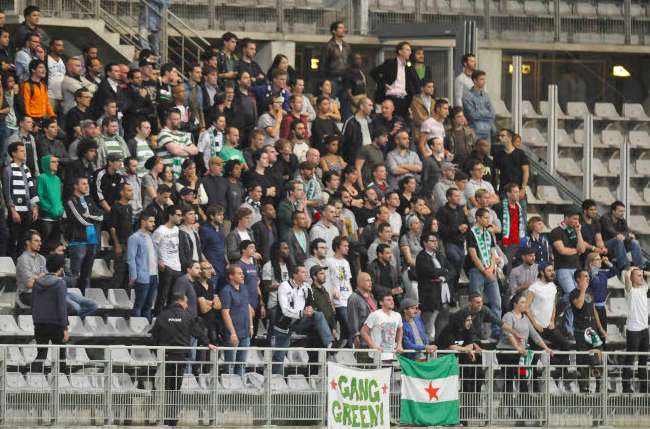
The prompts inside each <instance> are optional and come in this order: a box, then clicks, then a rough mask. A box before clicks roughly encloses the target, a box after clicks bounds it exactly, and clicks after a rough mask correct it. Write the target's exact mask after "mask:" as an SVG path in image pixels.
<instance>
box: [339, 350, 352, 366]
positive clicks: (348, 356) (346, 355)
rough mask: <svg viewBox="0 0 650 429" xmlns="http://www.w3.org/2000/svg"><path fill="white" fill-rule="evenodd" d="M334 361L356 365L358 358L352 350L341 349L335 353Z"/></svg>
mask: <svg viewBox="0 0 650 429" xmlns="http://www.w3.org/2000/svg"><path fill="white" fill-rule="evenodd" d="M334 361H335V362H336V363H340V364H343V365H356V364H357V359H356V358H355V357H354V353H353V352H352V351H351V350H341V351H339V352H337V353H336V354H335V355H334Z"/></svg>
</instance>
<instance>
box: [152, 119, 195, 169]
mask: <svg viewBox="0 0 650 429" xmlns="http://www.w3.org/2000/svg"><path fill="white" fill-rule="evenodd" d="M168 143H176V144H177V145H179V146H181V147H188V146H190V145H192V135H191V134H190V133H186V132H184V131H172V130H170V129H169V128H163V129H162V130H161V131H160V133H159V134H158V149H157V151H156V154H157V155H158V156H159V157H161V158H162V160H163V164H165V165H171V166H172V170H173V171H174V176H175V177H177V178H178V177H179V176H180V174H181V164H183V161H185V158H187V157H186V156H174V155H172V154H171V153H170V152H169V151H167V149H166V146H167V144H168Z"/></svg>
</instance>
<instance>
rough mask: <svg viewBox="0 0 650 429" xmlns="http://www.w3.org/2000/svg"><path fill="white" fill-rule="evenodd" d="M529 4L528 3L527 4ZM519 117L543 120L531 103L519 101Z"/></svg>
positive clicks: (542, 116)
mask: <svg viewBox="0 0 650 429" xmlns="http://www.w3.org/2000/svg"><path fill="white" fill-rule="evenodd" d="M527 3H529V2H527ZM521 115H522V116H523V117H524V118H525V119H542V118H545V116H544V115H540V114H539V113H537V112H536V111H535V108H534V107H533V103H531V102H530V101H529V100H522V101H521Z"/></svg>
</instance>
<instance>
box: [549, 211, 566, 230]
mask: <svg viewBox="0 0 650 429" xmlns="http://www.w3.org/2000/svg"><path fill="white" fill-rule="evenodd" d="M562 221H564V215H563V214H559V213H550V214H549V215H548V228H549V229H553V228H555V227H557V226H558V225H560V222H562Z"/></svg>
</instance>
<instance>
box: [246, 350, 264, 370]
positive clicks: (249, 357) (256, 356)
mask: <svg viewBox="0 0 650 429" xmlns="http://www.w3.org/2000/svg"><path fill="white" fill-rule="evenodd" d="M262 365H264V359H262V356H261V355H260V350H249V351H248V353H247V354H246V366H247V367H251V366H252V367H256V366H262Z"/></svg>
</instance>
